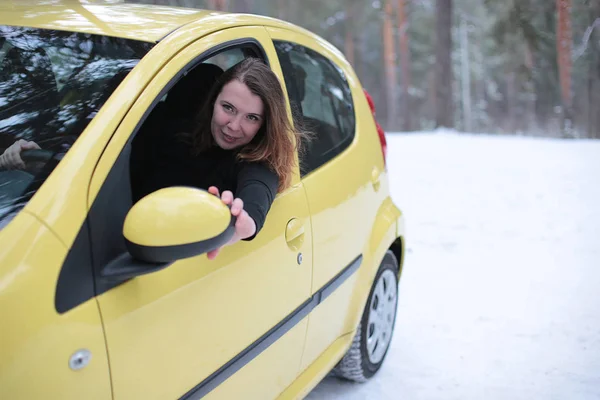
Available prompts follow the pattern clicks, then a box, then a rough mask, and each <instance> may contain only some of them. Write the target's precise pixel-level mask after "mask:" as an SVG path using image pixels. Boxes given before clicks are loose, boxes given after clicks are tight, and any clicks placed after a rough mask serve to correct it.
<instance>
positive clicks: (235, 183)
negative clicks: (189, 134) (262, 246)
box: [141, 134, 279, 240]
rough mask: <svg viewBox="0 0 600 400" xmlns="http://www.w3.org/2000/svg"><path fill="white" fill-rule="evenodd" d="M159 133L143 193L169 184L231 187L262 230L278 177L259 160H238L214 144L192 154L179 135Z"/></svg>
mask: <svg viewBox="0 0 600 400" xmlns="http://www.w3.org/2000/svg"><path fill="white" fill-rule="evenodd" d="M161 136H163V137H161V138H160V139H159V142H158V143H157V144H159V147H158V149H156V153H155V155H156V158H155V162H153V163H152V164H153V166H154V168H153V170H152V171H148V172H149V174H148V175H147V177H146V179H145V182H144V183H143V185H142V189H141V191H142V193H141V195H142V196H143V195H146V194H149V193H152V192H154V191H156V190H159V189H162V188H166V187H171V186H191V187H196V188H199V189H205V190H208V188H209V187H210V186H216V187H217V188H218V189H219V192H220V193H223V191H225V190H231V191H232V192H233V194H234V196H235V197H239V198H240V199H242V200H243V202H244V210H246V212H247V213H248V215H250V217H251V218H252V219H253V220H254V222H255V223H256V233H258V232H259V231H260V230H261V228H262V227H263V225H264V222H265V219H266V217H267V213H268V212H269V209H270V208H271V204H272V203H273V200H274V199H275V196H276V194H277V188H278V185H279V177H278V176H277V174H276V173H275V172H273V171H271V170H270V169H269V168H268V167H267V166H266V165H264V164H262V163H249V162H241V161H238V160H237V158H236V152H235V151H234V150H223V149H221V148H220V147H217V146H215V147H213V148H211V149H210V150H207V151H204V152H202V153H201V154H199V155H197V156H195V155H192V153H191V146H190V145H189V144H187V143H184V142H183V141H182V140H181V139H180V138H179V136H178V135H176V134H171V135H169V137H165V136H166V135H161ZM252 238H253V237H251V238H248V240H249V239H252Z"/></svg>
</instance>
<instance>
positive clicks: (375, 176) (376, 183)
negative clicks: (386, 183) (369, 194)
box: [371, 167, 381, 192]
mask: <svg viewBox="0 0 600 400" xmlns="http://www.w3.org/2000/svg"><path fill="white" fill-rule="evenodd" d="M371 184H372V185H373V189H375V191H376V192H377V191H379V188H380V187H381V172H380V171H379V168H377V167H373V170H372V171H371Z"/></svg>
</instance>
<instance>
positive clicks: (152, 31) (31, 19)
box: [0, 0, 222, 42]
mask: <svg viewBox="0 0 600 400" xmlns="http://www.w3.org/2000/svg"><path fill="white" fill-rule="evenodd" d="M217 14H222V13H219V12H215V11H208V10H199V9H193V8H183V7H172V6H157V5H147V4H132V3H123V2H122V1H121V0H104V1H98V0H80V1H79V0H36V1H34V0H0V25H10V26H25V27H31V28H41V29H54V30H63V31H73V32H82V33H91V34H98V35H105V36H114V37H121V38H125V39H134V40H141V41H145V42H157V41H159V40H160V39H162V38H163V37H165V36H166V35H168V34H169V33H171V32H173V31H174V30H176V29H177V28H179V27H181V26H183V25H185V24H187V23H189V22H192V21H195V20H198V19H201V18H204V17H206V16H209V15H217Z"/></svg>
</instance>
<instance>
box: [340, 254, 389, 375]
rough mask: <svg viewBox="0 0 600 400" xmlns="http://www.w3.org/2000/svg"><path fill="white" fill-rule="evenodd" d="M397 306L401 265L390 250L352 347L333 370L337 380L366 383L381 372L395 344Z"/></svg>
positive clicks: (378, 275) (371, 293)
mask: <svg viewBox="0 0 600 400" xmlns="http://www.w3.org/2000/svg"><path fill="white" fill-rule="evenodd" d="M397 305H398V261H397V259H396V256H395V255H394V253H392V252H391V251H390V250H388V251H387V253H386V254H385V256H384V257H383V261H382V262H381V265H380V266H379V271H377V276H376V277H375V281H374V283H373V286H372V287H371V292H370V293H369V300H368V302H367V305H366V307H365V310H364V312H363V316H362V319H361V322H360V324H359V325H358V329H357V330H356V335H354V339H353V341H352V345H351V346H350V349H349V350H348V352H347V353H346V354H345V355H344V357H343V358H342V359H341V360H340V362H339V363H338V364H337V365H336V367H335V368H334V369H333V371H332V372H333V375H334V376H337V377H340V378H343V379H348V380H351V381H355V382H365V381H366V380H367V379H369V378H370V377H372V376H373V375H374V374H375V373H376V372H377V371H378V370H379V368H381V365H382V364H383V360H384V359H385V356H386V354H387V351H388V348H389V346H390V342H391V340H392V334H393V332H394V323H395V322H396V308H397Z"/></svg>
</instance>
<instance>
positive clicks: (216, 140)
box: [0, 58, 306, 259]
mask: <svg viewBox="0 0 600 400" xmlns="http://www.w3.org/2000/svg"><path fill="white" fill-rule="evenodd" d="M190 127H192V128H191V129H190ZM305 135H306V134H305V133H304V132H302V131H299V130H297V129H296V128H294V126H293V125H292V124H291V122H290V120H289V119H288V115H287V111H286V101H285V96H284V94H283V89H282V87H281V84H280V82H279V79H278V78H277V76H276V75H275V74H274V73H273V71H271V69H270V68H269V67H268V66H267V65H266V64H265V63H264V62H263V61H262V60H259V59H254V58H248V59H245V60H243V61H242V62H240V63H238V64H236V65H234V66H233V67H231V68H230V69H228V70H227V71H225V72H223V74H222V75H221V76H220V77H219V79H218V80H217V82H216V83H215V84H214V86H213V87H212V90H211V92H210V94H209V96H208V99H207V101H206V102H205V104H204V106H203V107H202V109H201V110H200V112H199V114H198V117H197V119H196V121H195V122H194V123H192V124H190V123H189V121H179V122H177V123H174V125H173V127H172V129H169V131H168V132H167V131H165V132H163V133H162V134H161V135H160V138H159V143H158V149H159V151H158V152H157V155H158V157H157V159H156V160H155V162H154V163H153V165H154V168H153V169H152V170H151V171H147V172H148V173H147V175H146V176H147V179H146V180H145V182H143V183H142V184H141V185H140V189H139V191H138V193H134V201H135V200H136V199H139V198H140V197H143V196H144V195H146V194H149V193H152V192H154V191H156V190H158V189H161V188H165V187H171V186H192V187H197V188H201V189H206V190H208V191H209V192H210V193H212V194H214V195H215V196H219V197H220V198H221V199H222V201H223V202H224V203H225V204H227V205H228V206H230V208H231V214H232V215H233V216H234V217H236V219H237V221H236V224H235V234H234V236H233V238H232V239H231V241H230V242H229V243H228V244H233V243H236V242H237V241H239V240H251V239H253V238H254V237H255V236H256V234H257V233H258V232H259V231H260V230H261V228H262V227H263V224H264V222H265V219H266V217H267V213H268V211H269V209H270V207H271V204H272V203H273V200H274V199H275V196H276V194H277V193H278V192H281V191H282V190H284V189H285V188H287V187H288V186H289V184H290V181H291V177H292V174H293V170H294V168H295V164H296V153H297V146H299V145H300V144H301V143H302V141H303V137H304V136H305ZM29 143H32V142H29ZM26 148H34V145H33V144H28V145H25V144H24V143H20V144H19V145H16V144H15V146H11V148H9V149H7V151H9V150H11V152H9V154H8V155H6V153H5V155H3V156H1V157H0V164H2V166H3V167H4V168H7V167H16V166H17V165H19V164H18V160H20V158H19V157H18V153H19V152H20V151H21V149H26ZM35 148H37V147H35ZM15 152H16V153H17V154H16V157H15V154H13V153H15ZM2 157H3V158H2ZM2 160H4V161H5V162H4V163H2ZM8 160H10V165H7V163H8V162H9V161H8ZM15 160H16V164H15V163H14V162H15ZM219 250H220V249H215V250H213V251H211V252H209V253H208V258H209V259H214V258H215V257H216V256H217V254H218V253H219Z"/></svg>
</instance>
